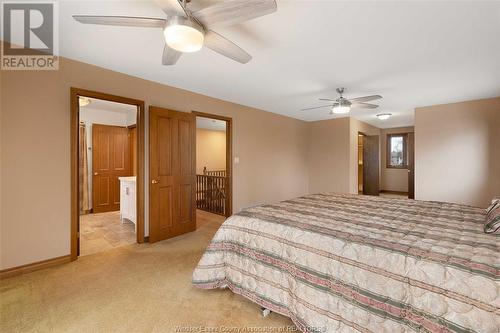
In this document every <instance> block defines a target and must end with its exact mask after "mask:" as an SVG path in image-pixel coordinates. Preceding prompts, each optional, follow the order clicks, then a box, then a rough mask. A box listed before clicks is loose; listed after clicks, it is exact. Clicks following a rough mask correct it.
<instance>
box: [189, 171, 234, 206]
mask: <svg viewBox="0 0 500 333" xmlns="http://www.w3.org/2000/svg"><path fill="white" fill-rule="evenodd" d="M203 171H204V173H206V170H203ZM209 172H218V173H219V174H221V171H209ZM226 184H227V177H226V176H225V171H224V176H216V175H208V174H203V175H196V208H198V209H201V210H204V211H207V212H210V213H215V214H219V215H224V216H225V215H226V188H227V186H226Z"/></svg>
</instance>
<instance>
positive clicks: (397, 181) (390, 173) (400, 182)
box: [380, 127, 415, 192]
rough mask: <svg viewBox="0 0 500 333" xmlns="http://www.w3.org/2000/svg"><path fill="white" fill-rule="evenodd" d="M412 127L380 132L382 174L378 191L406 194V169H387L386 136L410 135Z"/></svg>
mask: <svg viewBox="0 0 500 333" xmlns="http://www.w3.org/2000/svg"><path fill="white" fill-rule="evenodd" d="M414 131H415V130H414V127H397V128H387V129H381V130H380V139H381V140H380V143H381V144H380V152H381V154H380V158H381V165H382V172H381V175H380V189H381V190H386V191H398V192H408V169H394V168H387V163H386V162H387V155H386V154H387V134H393V133H398V134H400V133H411V132H414Z"/></svg>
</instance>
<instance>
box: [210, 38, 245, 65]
mask: <svg viewBox="0 0 500 333" xmlns="http://www.w3.org/2000/svg"><path fill="white" fill-rule="evenodd" d="M204 45H205V46H206V47H208V48H210V49H212V50H213V51H215V52H217V53H219V54H221V55H223V56H226V57H228V58H231V59H233V60H235V61H237V62H240V63H242V64H246V63H247V62H249V61H250V60H251V59H252V56H251V55H250V54H248V53H247V52H245V51H244V50H243V49H242V48H241V47H239V46H238V45H236V44H234V43H233V42H231V41H230V40H228V39H226V38H224V37H222V36H221V35H219V34H218V33H216V32H214V31H212V30H208V31H207V32H206V34H205V41H204Z"/></svg>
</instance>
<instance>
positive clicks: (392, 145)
mask: <svg viewBox="0 0 500 333" xmlns="http://www.w3.org/2000/svg"><path fill="white" fill-rule="evenodd" d="M406 154H407V153H406V134H387V154H386V155H387V161H386V163H387V167H388V168H401V169H406V168H407V167H408V162H407V161H408V160H407V156H406Z"/></svg>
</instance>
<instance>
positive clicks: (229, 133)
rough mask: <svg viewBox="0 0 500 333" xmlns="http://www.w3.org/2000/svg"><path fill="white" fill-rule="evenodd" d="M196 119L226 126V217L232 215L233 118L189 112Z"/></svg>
mask: <svg viewBox="0 0 500 333" xmlns="http://www.w3.org/2000/svg"><path fill="white" fill-rule="evenodd" d="M191 113H193V114H194V115H195V116H196V117H203V118H209V119H216V120H222V121H225V122H226V124H227V126H226V173H227V197H226V207H227V209H226V217H229V216H231V215H233V118H231V117H226V116H219V115H217V114H211V113H205V112H199V111H191Z"/></svg>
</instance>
